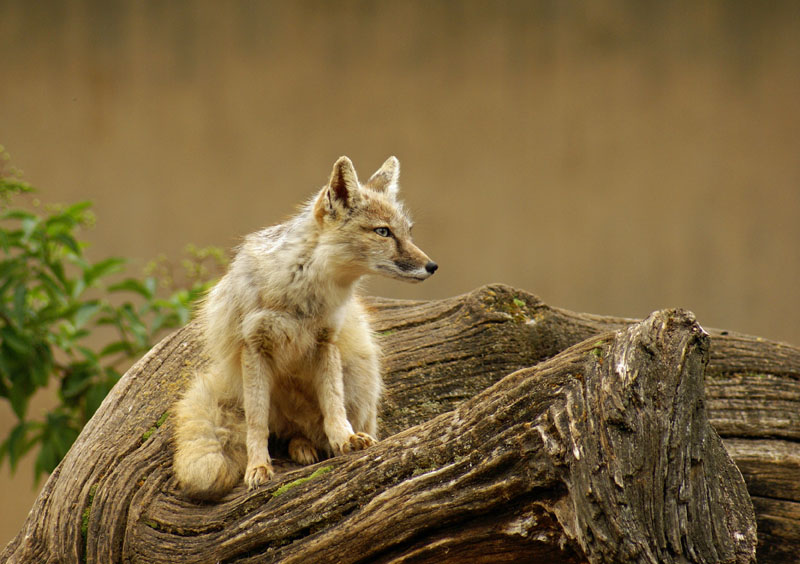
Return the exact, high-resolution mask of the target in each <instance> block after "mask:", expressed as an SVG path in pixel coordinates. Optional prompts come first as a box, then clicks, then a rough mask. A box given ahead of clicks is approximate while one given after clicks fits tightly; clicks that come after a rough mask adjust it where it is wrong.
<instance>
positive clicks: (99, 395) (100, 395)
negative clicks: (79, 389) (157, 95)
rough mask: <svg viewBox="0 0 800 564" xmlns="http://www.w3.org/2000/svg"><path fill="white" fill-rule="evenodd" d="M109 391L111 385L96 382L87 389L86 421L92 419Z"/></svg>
mask: <svg viewBox="0 0 800 564" xmlns="http://www.w3.org/2000/svg"><path fill="white" fill-rule="evenodd" d="M112 385H113V384H112ZM109 391H111V385H109V384H108V383H107V382H98V383H97V384H93V385H92V386H91V387H89V389H88V390H87V392H86V421H88V420H89V419H91V418H92V415H94V413H95V411H97V408H99V407H100V404H101V403H103V400H104V399H105V397H106V396H107V395H108V392H109Z"/></svg>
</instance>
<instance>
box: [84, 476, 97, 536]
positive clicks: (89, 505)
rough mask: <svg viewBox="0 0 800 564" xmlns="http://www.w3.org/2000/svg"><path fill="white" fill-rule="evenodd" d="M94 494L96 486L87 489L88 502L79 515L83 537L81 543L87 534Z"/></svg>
mask: <svg viewBox="0 0 800 564" xmlns="http://www.w3.org/2000/svg"><path fill="white" fill-rule="evenodd" d="M96 493H97V484H93V485H92V487H91V488H89V500H88V501H87V503H86V508H85V509H84V510H83V513H82V514H81V536H82V537H83V542H86V535H87V533H88V532H89V517H91V515H92V503H93V502H94V496H95V494H96Z"/></svg>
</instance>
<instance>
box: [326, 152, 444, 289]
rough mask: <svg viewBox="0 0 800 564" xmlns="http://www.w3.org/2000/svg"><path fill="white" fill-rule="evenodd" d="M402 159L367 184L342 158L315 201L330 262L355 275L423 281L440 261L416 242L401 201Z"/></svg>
mask: <svg viewBox="0 0 800 564" xmlns="http://www.w3.org/2000/svg"><path fill="white" fill-rule="evenodd" d="M399 175H400V163H399V162H398V160H397V158H395V157H389V158H388V159H387V160H386V162H385V163H383V166H381V167H380V168H379V169H378V170H377V171H376V172H375V174H373V175H372V176H371V177H370V178H369V180H367V182H366V183H365V184H363V185H362V184H360V183H359V181H358V176H357V175H356V170H355V168H354V167H353V163H352V162H351V161H350V159H348V158H347V157H340V158H339V159H338V160H337V161H336V163H334V165H333V171H332V172H331V176H330V180H329V181H328V184H327V185H326V186H325V187H324V188H323V189H322V190H321V191H320V192H319V194H318V195H317V197H316V199H315V201H314V207H313V210H314V218H315V220H316V222H317V224H318V227H319V229H320V232H321V235H320V240H321V242H324V244H325V245H326V247H327V249H328V250H329V251H330V253H329V258H328V260H331V261H335V263H336V264H335V265H334V266H335V267H336V268H337V270H339V271H342V272H348V273H350V274H351V275H353V276H361V275H362V274H368V273H374V274H382V275H384V276H388V277H391V278H397V279H399V280H405V281H407V282H422V281H423V280H425V279H427V278H429V277H430V276H431V275H432V274H433V273H434V272H436V269H437V268H438V265H437V264H436V263H435V262H433V261H432V260H431V259H430V258H429V257H428V255H426V254H425V253H423V252H422V251H421V250H420V249H419V247H417V246H416V245H415V244H414V243H413V241H412V240H411V220H410V219H409V217H408V214H407V213H406V211H405V210H404V209H403V206H402V204H401V203H400V202H399V201H398V200H397V192H398V185H397V180H398V177H399Z"/></svg>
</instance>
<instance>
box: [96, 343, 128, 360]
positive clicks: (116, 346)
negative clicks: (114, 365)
mask: <svg viewBox="0 0 800 564" xmlns="http://www.w3.org/2000/svg"><path fill="white" fill-rule="evenodd" d="M119 352H124V353H125V354H127V355H130V354H132V353H133V347H132V346H131V344H130V343H129V342H127V341H115V342H113V343H111V344H109V345H106V346H105V347H103V350H101V351H100V357H101V358H102V357H106V356H109V355H112V354H116V353H119Z"/></svg>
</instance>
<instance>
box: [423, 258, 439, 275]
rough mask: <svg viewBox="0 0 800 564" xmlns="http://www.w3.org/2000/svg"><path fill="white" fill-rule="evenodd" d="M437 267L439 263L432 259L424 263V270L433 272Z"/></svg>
mask: <svg viewBox="0 0 800 564" xmlns="http://www.w3.org/2000/svg"><path fill="white" fill-rule="evenodd" d="M438 268H439V265H438V264H436V263H435V262H433V261H430V262H429V263H428V264H426V265H425V270H427V271H428V272H430V273H431V274H433V273H434V272H436V270H437V269H438Z"/></svg>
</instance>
